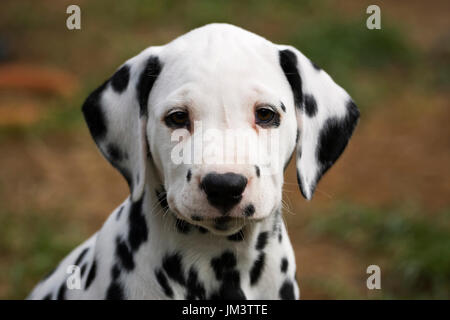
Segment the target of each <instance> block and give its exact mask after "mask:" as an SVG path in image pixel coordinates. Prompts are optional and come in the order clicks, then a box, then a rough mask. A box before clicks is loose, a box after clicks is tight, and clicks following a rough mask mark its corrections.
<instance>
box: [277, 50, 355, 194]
mask: <svg viewBox="0 0 450 320" xmlns="http://www.w3.org/2000/svg"><path fill="white" fill-rule="evenodd" d="M278 49H279V62H280V65H281V68H282V70H283V72H284V74H285V75H286V78H287V80H288V82H289V85H290V86H291V88H292V93H293V99H294V105H295V109H296V116H297V123H298V129H299V137H298V140H297V152H296V153H297V156H296V164H297V180H298V184H299V187H300V191H301V193H302V195H303V196H304V197H305V198H306V199H308V200H309V199H311V197H312V196H313V194H314V190H315V188H316V185H317V183H318V182H319V180H320V178H321V177H322V176H323V174H324V173H325V172H326V171H327V170H328V169H329V168H330V167H331V166H332V165H333V164H334V163H335V161H336V160H337V159H338V158H339V156H340V155H341V154H342V152H343V151H344V149H345V147H346V146H347V143H348V140H349V139H350V137H351V136H352V133H353V130H354V129H355V126H356V124H357V122H358V119H359V111H358V109H357V107H356V105H355V104H354V103H353V100H352V99H351V97H350V96H349V95H348V94H347V92H345V90H344V89H342V88H341V87H340V86H338V85H337V84H336V83H335V82H334V81H333V79H331V77H330V76H329V75H328V74H327V73H326V72H325V71H324V70H322V69H320V68H319V67H318V66H316V65H315V64H314V63H312V62H311V61H310V60H309V59H308V58H306V57H305V56H304V55H303V54H302V53H301V52H299V51H298V50H297V49H295V48H293V47H290V46H278Z"/></svg>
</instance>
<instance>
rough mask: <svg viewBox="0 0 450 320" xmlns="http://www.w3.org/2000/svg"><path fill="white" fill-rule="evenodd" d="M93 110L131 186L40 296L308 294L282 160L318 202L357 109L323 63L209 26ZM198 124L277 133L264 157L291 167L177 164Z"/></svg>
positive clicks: (157, 57) (156, 58)
mask: <svg viewBox="0 0 450 320" xmlns="http://www.w3.org/2000/svg"><path fill="white" fill-rule="evenodd" d="M82 109H83V113H84V117H85V119H86V122H87V125H88V127H89V130H90V133H91V134H92V137H93V139H94V141H95V143H96V144H97V146H98V148H99V149H100V151H101V153H102V154H103V155H104V156H105V158H106V159H107V160H108V161H109V162H110V163H111V164H112V165H113V166H114V167H115V168H116V169H117V170H119V171H120V173H121V174H122V175H123V176H124V177H125V179H126V181H127V182H128V184H129V187H130V196H129V197H128V198H127V199H126V200H125V201H124V202H123V203H122V204H121V205H120V206H119V207H118V208H117V209H116V210H115V211H114V212H113V213H112V214H111V215H110V216H109V218H108V219H107V220H106V222H105V223H104V225H103V226H102V227H101V229H100V230H99V231H98V232H97V233H96V234H94V235H93V236H92V237H91V238H90V239H88V240H87V241H85V242H84V243H82V244H81V245H80V246H79V247H78V248H76V249H75V250H73V251H72V252H71V253H70V254H69V255H68V256H67V257H66V258H65V259H63V260H62V261H61V262H60V264H59V265H58V267H57V268H56V269H55V270H54V271H53V272H52V273H51V274H50V275H48V276H47V277H46V278H45V279H43V280H42V281H41V282H40V283H39V284H38V285H37V286H36V287H35V289H34V290H33V291H32V292H31V294H30V295H29V297H28V298H29V299H298V298H299V295H300V293H299V288H298V285H297V281H296V263H295V256H294V252H293V249H292V246H291V243H290V241H289V237H288V234H287V232H286V227H285V225H284V223H283V220H282V212H281V200H282V186H283V173H284V170H283V169H284V168H283V167H284V166H285V165H287V163H288V162H289V160H290V158H291V156H292V155H294V157H295V161H296V165H297V178H298V184H299V187H300V191H301V194H302V195H303V196H304V197H305V198H306V199H308V200H309V199H311V197H312V196H313V193H314V190H315V187H316V185H317V183H318V181H319V180H320V178H321V177H322V175H323V174H324V173H325V172H326V171H327V170H328V169H329V168H330V167H331V166H332V165H333V164H334V162H335V161H336V160H337V159H338V157H339V156H340V155H341V153H342V152H343V150H344V148H345V147H346V145H347V143H348V140H349V139H350V137H351V135H352V132H353V130H354V128H355V126H356V123H357V121H358V118H359V112H358V109H357V107H356V106H355V104H354V103H353V101H352V99H351V98H350V96H349V95H348V94H347V93H346V92H345V91H344V90H343V89H342V88H341V87H340V86H338V85H337V84H336V83H335V82H333V80H332V79H331V78H330V76H329V75H328V74H327V73H326V72H325V71H324V70H322V69H320V68H319V67H318V66H317V65H315V64H314V63H312V62H311V61H310V60H309V59H308V58H306V57H305V56H304V55H303V54H302V53H300V52H299V51H298V50H297V49H296V48H293V47H290V46H285V45H276V44H274V43H272V42H270V41H268V40H266V39H264V38H262V37H260V36H258V35H255V34H253V33H251V32H248V31H245V30H243V29H241V28H239V27H235V26H232V25H228V24H210V25H206V26H203V27H201V28H198V29H195V30H193V31H191V32H189V33H187V34H185V35H183V36H181V37H179V38H177V39H175V40H173V41H172V42H170V43H168V44H167V45H164V46H158V47H149V48H148V49H146V50H144V51H143V52H141V53H140V54H138V55H137V56H135V57H133V58H131V59H130V60H128V61H126V62H125V63H124V64H123V65H122V66H121V67H120V68H118V70H117V71H116V72H115V73H114V74H113V75H112V77H111V78H110V79H108V80H107V81H106V82H104V83H103V84H102V85H101V86H100V87H99V88H98V89H96V90H95V91H94V92H92V93H91V94H90V95H89V97H88V98H87V100H86V102H85V103H84V105H83V108H82ZM199 124H201V126H202V130H203V131H205V130H206V131H207V130H216V131H220V132H222V131H226V130H231V131H232V130H242V129H246V130H249V131H250V132H253V133H254V135H255V137H256V140H255V141H256V142H259V140H260V139H262V136H263V135H264V134H265V133H267V132H269V131H270V132H272V133H274V134H276V135H277V137H278V139H277V140H276V141H275V143H274V144H272V145H273V146H276V148H277V149H276V152H274V151H270V152H269V151H268V153H270V154H266V156H270V157H271V159H272V160H276V161H275V162H278V163H280V164H281V165H279V166H278V167H276V166H275V169H274V170H266V169H267V166H265V165H263V164H260V163H258V160H256V161H253V162H252V161H243V162H241V163H237V161H229V162H223V163H219V162H217V161H208V160H211V159H210V156H208V155H206V156H205V157H204V158H202V159H201V160H202V161H193V162H192V161H181V162H180V161H175V160H174V153H175V154H176V152H174V150H175V149H176V148H177V147H178V148H180V147H182V148H184V149H183V153H188V151H189V150H191V149H196V148H195V147H192V145H190V144H189V143H191V142H193V141H194V140H195V139H197V138H198V135H197V131H198V130H200V129H199V127H198V125H199ZM174 134H175V135H176V137H177V138H176V139H174V138H173V137H174ZM203 144H204V145H203V147H205V146H206V147H211V144H214V145H213V147H214V146H215V145H216V142H211V141H209V142H208V141H206V140H205V141H204V142H203ZM224 150H225V153H226V152H227V151H229V150H230V149H229V148H225V149H224ZM203 151H205V149H203ZM205 159H206V160H205ZM245 159H246V160H248V159H247V158H245ZM75 276H77V279H75V278H74V277H75ZM74 279H75V280H77V281H75V280H74ZM71 281H72V285H71ZM77 283H78V285H74V284H77Z"/></svg>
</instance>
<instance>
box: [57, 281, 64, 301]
mask: <svg viewBox="0 0 450 320" xmlns="http://www.w3.org/2000/svg"><path fill="white" fill-rule="evenodd" d="M66 289H67V284H66V281H65V280H64V282H63V283H62V284H61V286H60V287H59V290H58V295H57V298H56V299H57V300H64V299H65V298H66Z"/></svg>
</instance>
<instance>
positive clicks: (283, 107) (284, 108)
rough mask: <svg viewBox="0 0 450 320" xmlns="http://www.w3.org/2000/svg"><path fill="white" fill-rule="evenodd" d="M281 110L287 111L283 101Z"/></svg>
mask: <svg viewBox="0 0 450 320" xmlns="http://www.w3.org/2000/svg"><path fill="white" fill-rule="evenodd" d="M281 110H283V111H284V112H286V107H285V106H284V103H283V102H282V103H281Z"/></svg>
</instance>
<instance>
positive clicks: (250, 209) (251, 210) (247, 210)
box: [244, 204, 255, 217]
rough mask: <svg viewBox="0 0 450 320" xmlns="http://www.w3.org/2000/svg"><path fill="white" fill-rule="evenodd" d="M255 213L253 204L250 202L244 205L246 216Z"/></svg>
mask: <svg viewBox="0 0 450 320" xmlns="http://www.w3.org/2000/svg"><path fill="white" fill-rule="evenodd" d="M254 214H255V206H254V205H252V204H249V205H248V206H247V207H245V210H244V215H245V216H246V217H251V216H253V215H254Z"/></svg>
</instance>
